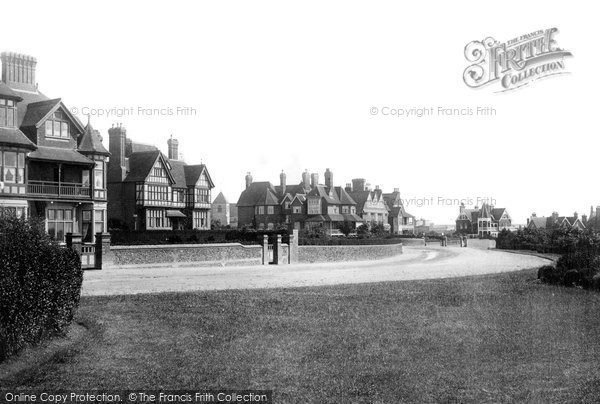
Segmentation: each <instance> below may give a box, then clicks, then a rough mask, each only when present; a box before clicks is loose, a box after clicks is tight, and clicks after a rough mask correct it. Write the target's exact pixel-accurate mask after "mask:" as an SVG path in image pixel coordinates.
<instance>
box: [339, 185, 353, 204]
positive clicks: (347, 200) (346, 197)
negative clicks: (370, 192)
mask: <svg viewBox="0 0 600 404" xmlns="http://www.w3.org/2000/svg"><path fill="white" fill-rule="evenodd" d="M335 191H336V193H337V195H338V198H339V200H340V203H341V204H342V205H356V201H355V200H354V199H352V197H351V196H350V194H348V191H346V190H345V189H344V187H335Z"/></svg>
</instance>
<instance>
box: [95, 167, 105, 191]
mask: <svg viewBox="0 0 600 404" xmlns="http://www.w3.org/2000/svg"><path fill="white" fill-rule="evenodd" d="M94 188H96V189H104V161H96V167H94Z"/></svg>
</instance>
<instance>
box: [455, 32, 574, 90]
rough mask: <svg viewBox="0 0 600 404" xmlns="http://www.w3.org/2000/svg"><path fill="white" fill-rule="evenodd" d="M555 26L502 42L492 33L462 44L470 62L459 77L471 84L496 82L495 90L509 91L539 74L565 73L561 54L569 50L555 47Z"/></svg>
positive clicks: (569, 53)
mask: <svg viewBox="0 0 600 404" xmlns="http://www.w3.org/2000/svg"><path fill="white" fill-rule="evenodd" d="M557 33H558V29H557V28H548V29H545V30H538V31H535V32H532V33H529V34H524V35H521V36H518V37H516V38H513V39H511V40H509V41H506V42H502V43H501V42H499V41H497V40H495V39H494V38H492V37H488V38H486V39H484V40H481V41H472V42H469V43H468V44H467V45H466V46H465V58H466V59H467V61H468V62H469V63H471V64H470V65H469V66H468V67H467V68H466V69H465V71H464V74H463V80H464V81H465V84H466V85H467V86H469V87H472V88H479V87H483V86H486V85H493V84H495V85H496V86H497V91H496V92H504V91H511V90H515V89H517V88H521V87H523V86H526V85H528V84H530V83H532V82H534V81H535V80H539V79H541V78H545V77H550V76H557V75H561V74H566V73H568V72H567V71H566V68H565V58H566V57H568V56H572V55H571V52H569V51H567V50H564V49H561V48H559V47H558V44H557V42H556V38H555V36H556V34H557Z"/></svg>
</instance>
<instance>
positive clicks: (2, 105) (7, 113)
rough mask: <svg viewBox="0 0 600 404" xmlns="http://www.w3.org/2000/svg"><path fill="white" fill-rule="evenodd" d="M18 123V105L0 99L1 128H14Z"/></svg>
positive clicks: (11, 101)
mask: <svg viewBox="0 0 600 404" xmlns="http://www.w3.org/2000/svg"><path fill="white" fill-rule="evenodd" d="M16 123H17V103H16V102H14V101H13V100H6V99H4V98H0V127H8V128H14V127H15V125H16Z"/></svg>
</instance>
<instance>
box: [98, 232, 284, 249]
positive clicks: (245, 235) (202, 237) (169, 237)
mask: <svg viewBox="0 0 600 404" xmlns="http://www.w3.org/2000/svg"><path fill="white" fill-rule="evenodd" d="M278 234H281V235H282V237H283V238H284V239H285V240H289V237H288V232H287V230H247V229H224V230H152V231H129V230H111V233H110V239H111V244H112V245H157V244H211V243H241V244H260V243H262V240H263V236H264V235H267V236H269V239H270V240H271V242H272V240H274V239H275V237H276V236H277V235H278ZM285 242H287V241H285Z"/></svg>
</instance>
